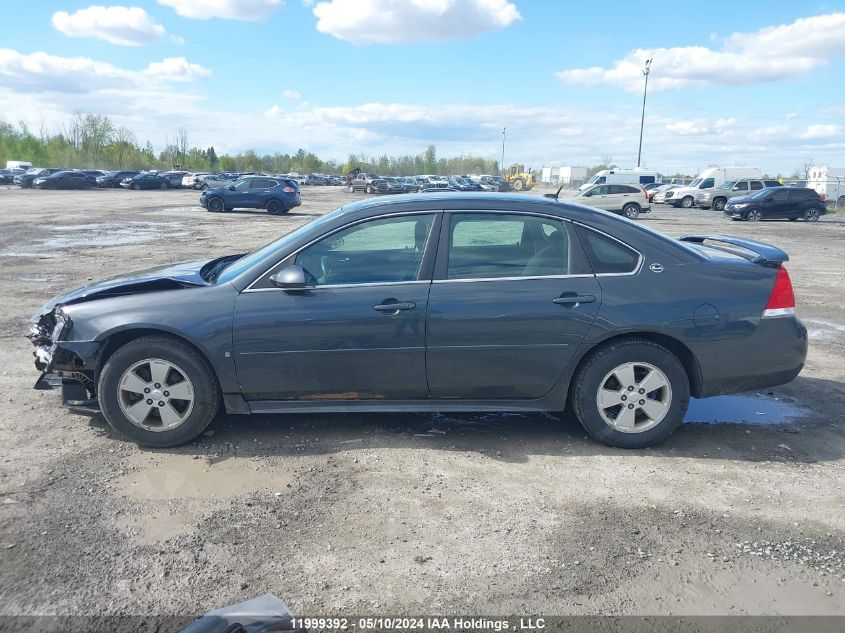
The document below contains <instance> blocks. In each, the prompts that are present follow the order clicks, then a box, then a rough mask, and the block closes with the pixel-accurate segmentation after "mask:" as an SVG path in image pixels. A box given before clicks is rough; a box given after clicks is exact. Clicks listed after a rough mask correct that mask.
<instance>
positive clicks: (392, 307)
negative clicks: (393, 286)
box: [373, 301, 417, 312]
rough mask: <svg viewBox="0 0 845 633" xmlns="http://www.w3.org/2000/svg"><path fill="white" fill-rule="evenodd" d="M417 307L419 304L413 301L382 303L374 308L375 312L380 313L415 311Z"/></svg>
mask: <svg viewBox="0 0 845 633" xmlns="http://www.w3.org/2000/svg"><path fill="white" fill-rule="evenodd" d="M416 307H417V304H416V303H414V302H413V301H399V302H396V303H380V304H378V305H377V306H373V310H378V311H379V312H399V311H400V310H413V309H414V308H416Z"/></svg>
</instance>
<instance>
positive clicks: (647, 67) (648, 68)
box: [637, 58, 654, 167]
mask: <svg viewBox="0 0 845 633" xmlns="http://www.w3.org/2000/svg"><path fill="white" fill-rule="evenodd" d="M652 61H654V58H649V59H647V60H645V68H643V75H645V88H644V89H643V116H642V118H641V119H640V147H639V149H638V150H637V167H639V166H640V161H641V159H642V156H643V126H644V125H645V98H646V95H647V94H648V74H649V73H650V72H651V62H652Z"/></svg>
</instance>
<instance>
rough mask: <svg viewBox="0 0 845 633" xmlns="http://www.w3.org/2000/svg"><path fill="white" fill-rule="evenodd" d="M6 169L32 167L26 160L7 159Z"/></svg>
mask: <svg viewBox="0 0 845 633" xmlns="http://www.w3.org/2000/svg"><path fill="white" fill-rule="evenodd" d="M6 169H23V170H24V171H26V170H27V169H32V163H30V162H29V161H26V160H7V161H6Z"/></svg>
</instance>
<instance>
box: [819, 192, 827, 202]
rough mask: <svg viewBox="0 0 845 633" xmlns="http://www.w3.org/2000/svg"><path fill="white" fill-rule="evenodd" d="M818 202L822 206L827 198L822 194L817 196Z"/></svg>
mask: <svg viewBox="0 0 845 633" xmlns="http://www.w3.org/2000/svg"><path fill="white" fill-rule="evenodd" d="M819 202H821V203H822V204H824V203H825V202H827V196H826V195H825V194H823V193H820V194H819Z"/></svg>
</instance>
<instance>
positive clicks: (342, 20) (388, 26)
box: [314, 0, 522, 44]
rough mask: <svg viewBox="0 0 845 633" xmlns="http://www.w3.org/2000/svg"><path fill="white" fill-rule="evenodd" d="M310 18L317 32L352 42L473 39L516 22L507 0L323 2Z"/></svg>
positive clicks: (519, 16) (357, 0)
mask: <svg viewBox="0 0 845 633" xmlns="http://www.w3.org/2000/svg"><path fill="white" fill-rule="evenodd" d="M314 15H315V16H317V30H318V31H320V32H322V33H328V34H329V35H333V36H334V37H336V38H338V39H341V40H346V41H348V42H352V43H353V44H368V43H376V44H392V43H400V42H419V41H443V40H451V39H457V38H466V37H474V36H476V35H479V34H481V33H484V32H486V31H492V30H494V29H501V28H504V27H507V26H510V25H511V24H513V23H514V22H518V21H519V20H521V19H522V16H521V15H520V14H519V11H518V10H517V8H516V6H515V5H514V4H513V3H512V2H508V0H329V1H328V2H319V3H318V4H317V5H316V6H315V7H314Z"/></svg>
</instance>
